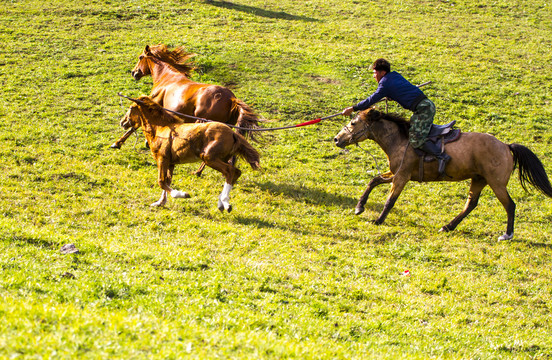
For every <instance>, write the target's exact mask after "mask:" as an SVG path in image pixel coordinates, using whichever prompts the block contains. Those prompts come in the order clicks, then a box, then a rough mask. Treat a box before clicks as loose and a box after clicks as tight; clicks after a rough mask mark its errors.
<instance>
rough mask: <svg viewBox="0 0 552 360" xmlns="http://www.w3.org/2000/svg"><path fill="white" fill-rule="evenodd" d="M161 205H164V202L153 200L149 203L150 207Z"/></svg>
mask: <svg viewBox="0 0 552 360" xmlns="http://www.w3.org/2000/svg"><path fill="white" fill-rule="evenodd" d="M163 205H165V203H164V202H161V201H156V202H154V203H153V204H151V205H150V206H151V207H161V206H163Z"/></svg>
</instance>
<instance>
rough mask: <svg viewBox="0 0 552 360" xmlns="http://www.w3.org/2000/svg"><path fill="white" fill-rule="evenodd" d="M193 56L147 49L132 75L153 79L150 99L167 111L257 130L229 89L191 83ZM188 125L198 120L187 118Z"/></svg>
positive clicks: (253, 118)
mask: <svg viewBox="0 0 552 360" xmlns="http://www.w3.org/2000/svg"><path fill="white" fill-rule="evenodd" d="M193 56H195V54H192V53H188V52H187V51H186V50H185V49H184V47H178V48H176V49H174V50H169V49H168V47H167V46H166V45H163V44H161V45H155V46H149V45H146V47H145V49H144V51H143V52H142V54H141V55H140V56H139V58H138V63H137V64H136V66H134V69H132V72H131V74H132V76H133V77H134V79H136V80H140V79H141V78H142V77H144V76H146V75H151V77H152V79H153V88H152V90H151V93H150V97H151V98H152V99H153V101H155V102H156V103H158V104H159V105H161V106H162V107H164V108H167V109H169V110H172V111H176V112H179V113H182V114H185V115H191V116H195V117H199V118H203V119H208V120H212V121H218V122H222V123H225V124H230V125H236V126H238V127H241V128H249V129H255V128H258V122H259V121H258V115H257V114H256V113H255V112H254V111H253V110H252V109H251V108H250V107H249V106H248V105H247V104H245V103H244V102H243V101H241V100H239V99H238V98H236V96H235V95H234V93H232V91H231V90H230V89H228V88H225V87H223V86H219V85H210V84H202V83H197V82H194V81H192V80H190V75H191V73H192V71H193V70H194V69H195V66H194V65H193V63H191V62H190V59H191V58H192V57H193ZM186 121H187V122H195V121H196V120H195V119H191V118H188V119H187V120H186ZM133 132H134V130H133V129H132V128H131V129H129V130H128V131H127V132H126V133H125V134H124V135H123V136H122V137H121V138H120V139H119V140H117V141H116V142H115V143H114V144H113V145H111V147H112V148H116V149H118V148H120V147H121V145H122V144H123V143H124V142H125V140H126V139H127V138H128V137H129V136H130V135H131V134H132V133H133ZM238 133H240V134H242V135H248V136H249V138H250V139H252V140H254V139H255V137H254V136H253V135H252V132H248V131H246V130H242V129H240V130H238ZM203 167H204V164H202V166H201V167H200V169H199V170H198V171H197V172H196V174H197V175H198V176H199V175H200V174H201V171H202V170H203Z"/></svg>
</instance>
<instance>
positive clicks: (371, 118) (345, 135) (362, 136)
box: [334, 108, 382, 148]
mask: <svg viewBox="0 0 552 360" xmlns="http://www.w3.org/2000/svg"><path fill="white" fill-rule="evenodd" d="M381 117H382V113H381V112H380V111H378V110H376V109H373V108H370V109H368V110H365V111H361V112H359V113H358V114H357V115H356V116H355V117H354V118H353V120H351V121H350V122H349V123H348V124H347V125H345V126H344V127H343V129H341V131H340V132H339V133H338V134H337V135H336V136H335V138H334V143H335V145H336V146H338V147H340V148H344V147H346V146H348V145H351V144H356V143H359V142H361V141H364V140H366V139H374V135H373V133H372V124H373V123H374V122H375V121H378V120H379V119H380V118H381Z"/></svg>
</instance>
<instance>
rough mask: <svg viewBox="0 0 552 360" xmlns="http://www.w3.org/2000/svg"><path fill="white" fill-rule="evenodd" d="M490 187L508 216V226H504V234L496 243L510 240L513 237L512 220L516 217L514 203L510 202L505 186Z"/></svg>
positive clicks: (495, 185)
mask: <svg viewBox="0 0 552 360" xmlns="http://www.w3.org/2000/svg"><path fill="white" fill-rule="evenodd" d="M489 185H490V186H491V189H493V191H494V193H495V195H496V197H497V198H498V200H499V201H500V203H501V204H502V206H504V209H505V210H506V214H507V216H508V224H507V226H506V232H505V233H504V234H503V235H501V236H500V237H499V238H498V241H501V240H510V239H511V238H513V237H514V219H515V216H516V203H514V201H513V200H512V198H511V197H510V194H508V190H507V189H506V185H498V184H489Z"/></svg>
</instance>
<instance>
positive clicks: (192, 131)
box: [121, 96, 259, 212]
mask: <svg viewBox="0 0 552 360" xmlns="http://www.w3.org/2000/svg"><path fill="white" fill-rule="evenodd" d="M131 100H132V101H134V104H132V105H131V106H130V108H129V110H128V111H127V113H126V115H125V116H124V117H123V118H122V119H121V126H122V127H123V128H124V129H126V130H128V129H130V128H133V129H138V128H139V127H142V129H143V131H144V133H145V135H146V139H147V141H148V144H149V147H150V150H151V153H152V155H153V158H154V159H155V161H156V163H157V168H158V170H159V177H158V183H159V187H161V189H163V192H162V194H161V198H160V199H159V200H158V201H156V202H154V203H153V204H152V206H163V205H165V203H166V202H167V193H170V194H171V196H172V197H173V198H187V197H189V195H188V194H187V193H185V192H182V191H178V190H175V189H172V188H171V187H170V185H171V180H172V175H173V170H174V166H175V165H176V164H182V163H192V162H198V161H203V162H204V163H205V164H206V165H207V166H209V167H211V168H213V169H215V170H217V171H219V172H221V173H222V174H223V175H224V178H225V180H226V183H225V184H224V189H223V191H222V193H221V194H220V196H219V201H218V208H219V210H221V211H223V210H227V211H228V212H230V211H231V210H232V206H231V205H230V202H229V201H230V190H232V187H233V185H234V184H235V183H236V181H237V180H238V178H239V177H240V175H241V171H240V170H239V169H238V168H236V167H235V166H233V165H231V164H229V163H228V160H229V159H230V158H231V157H232V156H234V155H239V156H241V157H243V158H244V159H245V160H246V161H247V162H248V163H249V164H250V165H251V167H252V168H253V169H258V168H259V153H258V152H257V150H255V149H254V148H253V147H252V146H251V145H250V144H249V143H248V142H247V140H245V138H244V137H243V136H242V135H240V134H237V133H235V132H234V131H232V129H231V128H230V127H228V126H226V125H224V124H221V123H219V122H208V123H195V124H190V123H184V122H183V121H182V119H180V118H179V117H177V116H176V115H174V114H172V113H169V112H167V111H165V110H163V108H162V107H161V106H160V105H159V104H157V103H156V102H155V101H153V100H152V99H151V98H150V97H148V96H141V97H140V98H138V99H131Z"/></svg>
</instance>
